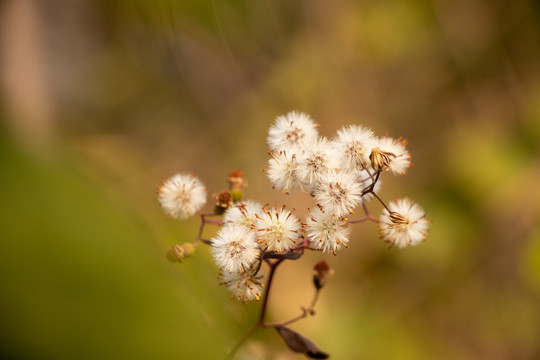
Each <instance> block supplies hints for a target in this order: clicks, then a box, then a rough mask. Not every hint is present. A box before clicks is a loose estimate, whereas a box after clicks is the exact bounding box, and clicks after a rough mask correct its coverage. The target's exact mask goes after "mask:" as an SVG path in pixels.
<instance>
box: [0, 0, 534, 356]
mask: <svg viewBox="0 0 540 360" xmlns="http://www.w3.org/2000/svg"><path fill="white" fill-rule="evenodd" d="M0 17H1V21H0V31H1V38H0V47H1V51H0V81H1V86H2V93H1V94H2V98H1V99H2V101H1V103H0V119H1V123H0V189H1V190H0V195H1V200H0V204H1V207H0V209H1V212H0V276H1V282H0V286H1V292H2V294H1V296H0V316H1V319H2V321H0V324H1V325H0V334H1V336H0V355H1V356H2V358H9V359H11V358H12V359H74V358H78V359H108V358H117V359H118V358H132V359H149V358H152V359H170V358H176V359H223V358H225V356H226V354H227V351H228V350H229V349H230V348H231V347H232V346H233V344H234V343H235V342H236V341H237V340H238V339H239V338H241V337H242V335H243V334H244V333H246V332H247V331H248V330H249V328H250V326H251V325H252V324H253V323H254V322H256V319H257V316H258V311H259V308H260V303H257V302H255V303H250V304H247V305H245V304H241V303H240V302H237V301H234V300H231V299H230V294H229V293H228V292H227V291H226V289H225V288H224V287H221V286H219V284H218V280H217V274H218V269H217V268H216V266H215V265H214V264H213V262H212V259H211V256H210V255H209V253H208V250H207V248H202V247H201V248H199V249H197V252H196V254H195V256H194V257H193V258H190V259H189V260H187V261H185V262H184V263H183V264H173V263H170V262H168V261H167V259H166V257H165V252H166V250H167V249H168V248H169V247H170V246H172V245H174V244H177V243H181V242H184V241H192V240H194V239H195V237H196V234H197V231H198V226H199V223H198V219H197V218H193V219H190V220H187V221H175V220H171V219H167V218H166V217H165V216H164V215H163V213H162V211H161V209H160V208H159V204H158V202H157V200H156V189H157V187H158V185H159V184H160V183H161V182H162V181H163V179H165V178H167V177H169V176H171V175H173V174H174V173H177V172H187V173H194V174H195V175H197V176H198V177H199V178H200V179H201V180H202V181H203V182H204V183H205V184H206V186H207V188H208V191H209V195H212V194H214V193H217V192H219V191H220V190H222V189H223V188H226V187H227V183H226V178H227V174H228V172H229V171H230V170H231V169H235V168H240V169H243V170H244V172H245V174H246V176H247V178H248V181H249V187H248V188H247V189H246V194H245V197H246V198H249V199H255V200H258V201H260V202H262V203H272V204H273V203H275V202H277V203H280V204H281V203H287V205H288V206H289V207H295V208H296V209H297V213H298V214H299V215H303V214H305V213H306V211H307V208H308V207H309V206H313V204H312V200H311V199H310V197H309V196H308V195H307V194H293V195H289V196H286V195H284V194H280V193H278V192H277V191H274V190H272V189H271V186H270V184H269V181H268V179H267V178H266V176H265V174H264V172H263V171H262V169H264V168H265V167H267V161H268V155H267V150H268V149H267V145H266V136H267V131H268V128H269V126H270V124H271V123H272V122H273V121H274V119H275V117H276V116H278V115H282V114H285V113H287V112H289V111H291V110H298V111H302V112H306V113H309V114H310V115H311V116H312V117H313V118H314V119H315V120H316V121H317V122H318V123H319V124H320V125H321V126H320V129H319V130H320V133H321V134H322V135H325V136H327V137H329V138H330V137H332V136H333V135H334V134H335V131H336V130H337V129H339V128H340V127H342V126H344V125H348V124H361V125H365V126H368V127H370V128H372V129H373V130H374V131H375V132H376V133H377V134H378V135H380V136H382V135H384V134H386V133H388V134H389V135H390V136H393V137H400V136H401V137H403V138H405V139H407V140H408V142H409V144H408V150H409V151H410V153H411V154H412V160H413V166H412V167H411V168H410V169H409V172H408V174H407V175H406V176H400V177H396V176H393V175H391V174H383V175H384V176H383V177H382V191H381V196H382V197H383V198H384V199H386V200H388V201H390V200H393V199H394V198H400V197H405V196H409V197H411V198H412V199H414V200H415V201H416V202H418V203H419V204H421V205H422V206H423V208H424V209H425V211H426V213H427V214H428V218H429V219H430V220H432V221H433V223H432V225H431V228H430V232H429V234H428V238H427V241H426V242H425V243H423V244H421V245H420V246H418V247H413V248H408V249H404V250H398V249H390V250H388V249H387V244H385V243H384V242H383V241H382V240H380V239H379V238H378V232H377V228H376V226H375V225H374V224H372V223H365V224H357V225H355V226H354V227H353V230H352V237H351V243H350V248H349V249H345V250H343V251H341V252H340V253H339V254H338V256H335V257H334V256H332V255H323V254H321V253H308V254H306V256H304V257H303V258H302V259H300V260H298V261H289V262H287V263H285V264H284V265H283V266H280V268H279V269H278V272H277V274H276V282H275V288H274V289H273V293H272V297H271V299H270V305H269V313H268V319H269V320H272V321H280V320H286V319H288V318H291V317H293V316H296V315H297V314H299V312H300V307H301V306H305V305H308V303H309V301H310V299H311V296H312V293H313V286H312V284H311V276H312V266H313V264H314V263H315V262H316V261H317V260H319V259H321V258H323V259H326V260H327V261H328V262H329V263H330V265H331V266H332V267H333V268H334V269H335V276H334V277H333V278H332V279H331V281H330V283H329V284H328V286H327V287H326V288H325V289H324V290H323V292H322V293H321V297H320V300H319V303H318V304H317V307H316V310H317V313H316V315H315V316H313V317H309V318H307V319H304V320H302V321H299V322H298V323H295V324H294V325H292V326H291V327H292V328H293V329H295V330H297V331H299V332H300V333H302V334H303V335H304V336H306V337H308V338H310V339H311V340H312V341H313V342H314V343H316V344H317V345H318V346H319V347H320V348H321V349H323V350H324V351H326V352H328V353H330V354H331V356H332V358H334V359H535V358H538V357H540V342H539V341H538V337H539V334H540V307H539V305H538V304H540V190H539V186H538V183H539V179H540V161H539V160H540V159H539V158H540V156H539V155H540V47H539V46H538V44H540V27H539V25H538V24H539V23H540V21H539V20H540V8H539V7H538V5H537V4H536V2H534V1H531V0H529V1H527V0H518V1H513V2H510V3H508V2H504V1H487V0H467V1H464V0H458V1H450V0H433V1H420V2H418V1H411V0H405V1H397V0H383V1H353V0H336V1H331V2H329V1H321V0H313V1H312V0H309V1H308V0H302V1H297V2H293V1H285V0H278V1H270V0H261V1H231V0H212V1H207V0H156V1H145V0H130V1H128V0H118V1H105V0H92V1H82V0H80V1H68V0H52V1H47V2H42V1H39V0H24V1H20V0H4V1H3V2H0ZM211 208H212V199H211V198H209V204H208V205H207V209H208V210H211ZM369 209H370V211H372V213H373V214H374V215H378V214H379V213H380V211H381V206H380V205H379V204H377V203H370V204H369ZM215 230H216V228H215V227H209V228H208V229H206V230H205V236H206V237H208V238H210V237H212V236H213V234H214V232H215ZM237 358H238V359H301V358H304V357H303V355H300V354H295V353H293V352H291V351H289V350H287V348H286V346H285V345H284V344H283V342H282V341H281V340H280V339H279V337H278V335H277V333H276V332H275V331H273V330H263V331H259V332H257V333H256V334H255V335H254V336H253V337H251V338H250V339H249V340H248V341H247V342H246V343H245V344H244V346H243V347H242V348H241V350H240V352H239V353H238V356H237Z"/></svg>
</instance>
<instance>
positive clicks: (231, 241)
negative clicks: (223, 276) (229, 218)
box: [211, 224, 260, 272]
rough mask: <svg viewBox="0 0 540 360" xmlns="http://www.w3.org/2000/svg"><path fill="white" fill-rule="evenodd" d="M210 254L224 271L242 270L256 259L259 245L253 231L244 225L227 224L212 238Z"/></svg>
mask: <svg viewBox="0 0 540 360" xmlns="http://www.w3.org/2000/svg"><path fill="white" fill-rule="evenodd" d="M211 252H212V255H213V256H214V260H215V261H216V264H217V265H218V266H219V267H220V268H221V269H223V270H224V271H226V272H243V271H245V270H246V269H249V268H250V266H251V265H252V264H253V263H254V262H255V261H256V260H257V259H258V257H259V254H260V247H259V244H258V243H257V240H256V238H255V233H254V232H253V231H251V230H248V229H246V228H245V227H244V226H241V225H236V224H227V225H225V226H224V227H222V228H221V229H220V230H219V231H218V233H217V235H216V237H215V238H213V239H212V250H211Z"/></svg>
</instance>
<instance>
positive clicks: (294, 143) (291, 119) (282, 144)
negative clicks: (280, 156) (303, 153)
mask: <svg viewBox="0 0 540 360" xmlns="http://www.w3.org/2000/svg"><path fill="white" fill-rule="evenodd" d="M317 126H318V125H317V124H315V122H314V121H313V120H312V119H311V117H310V116H309V115H306V114H303V113H299V112H295V111H292V112H290V113H288V114H287V115H285V116H278V117H277V118H276V121H275V122H274V124H273V125H272V126H271V127H270V130H269V131H268V146H269V147H270V150H272V151H274V150H285V151H287V152H289V153H291V154H293V153H296V152H298V151H300V150H302V148H303V147H304V145H305V143H306V142H308V141H310V140H311V139H314V138H316V137H317V136H318V131H317Z"/></svg>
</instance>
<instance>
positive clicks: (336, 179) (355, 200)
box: [314, 172, 363, 216]
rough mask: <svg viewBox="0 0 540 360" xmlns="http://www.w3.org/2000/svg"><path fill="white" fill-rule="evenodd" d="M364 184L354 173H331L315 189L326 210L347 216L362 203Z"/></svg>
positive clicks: (319, 201) (320, 203) (317, 199)
mask: <svg viewBox="0 0 540 360" xmlns="http://www.w3.org/2000/svg"><path fill="white" fill-rule="evenodd" d="M362 190H363V188H362V185H361V184H360V183H359V182H358V181H357V179H356V175H355V174H353V173H341V172H340V173H331V174H330V175H329V176H328V177H327V178H326V180H325V181H324V182H323V183H322V184H320V186H319V187H318V188H317V189H316V190H315V192H314V195H315V200H316V201H317V204H319V205H320V206H322V208H323V209H324V211H325V212H327V213H330V214H334V215H336V216H347V215H348V214H350V213H352V212H353V210H354V209H355V208H356V207H357V206H358V205H360V204H361V203H362Z"/></svg>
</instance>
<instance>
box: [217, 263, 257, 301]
mask: <svg viewBox="0 0 540 360" xmlns="http://www.w3.org/2000/svg"><path fill="white" fill-rule="evenodd" d="M262 278H263V277H262V275H253V274H251V271H246V272H244V273H241V272H240V273H236V272H233V273H231V272H224V273H222V274H220V280H221V285H225V286H227V289H228V290H229V291H230V292H232V293H233V298H237V299H238V300H240V301H243V302H245V303H247V302H248V301H251V300H259V299H260V298H261V294H262V290H263V286H262Z"/></svg>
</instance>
